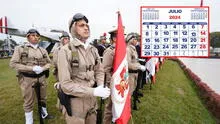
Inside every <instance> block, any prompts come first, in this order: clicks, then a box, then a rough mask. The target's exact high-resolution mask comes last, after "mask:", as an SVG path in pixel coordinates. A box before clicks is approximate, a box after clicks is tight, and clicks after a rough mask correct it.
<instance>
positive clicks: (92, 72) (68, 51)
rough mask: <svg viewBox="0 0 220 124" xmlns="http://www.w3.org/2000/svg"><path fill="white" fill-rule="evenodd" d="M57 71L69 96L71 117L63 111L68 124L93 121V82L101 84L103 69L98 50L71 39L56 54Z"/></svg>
mask: <svg viewBox="0 0 220 124" xmlns="http://www.w3.org/2000/svg"><path fill="white" fill-rule="evenodd" d="M58 70H59V73H58V74H59V80H60V83H61V89H62V91H63V92H64V93H65V94H68V95H71V96H72V97H71V99H70V105H71V112H72V116H69V115H68V114H67V111H66V109H65V108H63V113H64V115H65V120H66V122H67V124H85V123H86V124H96V109H97V101H96V97H94V94H93V92H94V88H93V86H94V85H95V82H97V84H98V85H100V84H103V81H104V71H103V67H102V64H101V60H100V57H99V55H98V51H97V49H96V48H95V47H94V46H91V45H88V47H87V48H86V49H85V48H84V46H83V43H81V41H79V40H78V39H76V38H74V39H73V41H70V43H69V44H67V45H65V46H63V47H62V48H61V50H60V51H59V53H58Z"/></svg>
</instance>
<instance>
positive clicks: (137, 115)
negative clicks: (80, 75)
mask: <svg viewBox="0 0 220 124" xmlns="http://www.w3.org/2000/svg"><path fill="white" fill-rule="evenodd" d="M8 64H9V60H8V59H0V69H1V71H0V124H23V123H24V111H23V106H22V104H23V99H22V97H21V92H20V88H19V85H18V83H17V79H16V77H15V75H16V73H15V71H14V70H13V69H11V68H9V66H8ZM53 83H54V77H53V76H50V77H49V78H48V92H47V93H48V110H49V112H50V113H51V114H53V115H55V119H53V120H49V121H47V122H45V123H47V124H65V121H64V119H63V117H62V115H61V113H60V112H59V111H58V110H57V109H56V107H55V104H56V100H57V98H56V91H55V90H54V89H53ZM143 92H144V97H142V98H141V103H140V104H138V108H139V110H138V111H133V112H132V113H133V122H134V123H135V124H146V123H148V124H149V123H152V124H164V123H166V124H167V123H170V124H176V123H178V124H179V123H180V124H188V123H191V124H215V123H216V121H215V118H214V117H213V116H212V115H211V114H210V113H209V112H208V110H207V109H206V108H205V106H204V105H203V103H202V101H201V100H200V99H199V97H198V95H197V89H196V87H195V85H194V83H193V82H192V81H190V80H189V79H188V78H187V76H186V75H185V74H184V72H183V71H182V70H181V68H180V67H179V65H178V64H177V63H176V62H173V61H170V60H167V61H166V62H165V64H164V65H163V67H162V69H161V70H160V71H159V73H157V81H156V84H155V85H153V89H152V90H149V85H146V86H145V87H144V89H143ZM36 108H37V106H36V105H35V110H34V122H35V123H38V116H37V109H36Z"/></svg>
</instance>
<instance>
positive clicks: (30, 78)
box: [10, 44, 50, 112]
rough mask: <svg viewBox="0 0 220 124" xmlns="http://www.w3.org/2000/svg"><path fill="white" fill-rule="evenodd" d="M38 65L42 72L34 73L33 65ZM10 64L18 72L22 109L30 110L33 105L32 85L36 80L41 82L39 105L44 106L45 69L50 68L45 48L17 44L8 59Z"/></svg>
mask: <svg viewBox="0 0 220 124" xmlns="http://www.w3.org/2000/svg"><path fill="white" fill-rule="evenodd" d="M35 65H39V66H41V67H42V68H43V70H44V71H43V72H42V73H40V74H35V72H34V71H33V66H35ZM10 66H11V67H12V68H15V70H16V71H17V72H18V82H19V85H20V88H21V92H22V95H23V98H24V104H23V107H24V111H25V112H30V111H32V110H33V106H34V94H35V93H34V88H32V86H33V85H34V84H35V83H36V82H37V81H38V78H39V82H40V84H41V87H40V92H41V94H40V95H41V98H40V101H41V105H42V106H43V107H46V87H47V83H46V75H45V74H46V73H45V71H46V70H49V68H50V58H49V56H48V53H47V51H46V50H45V49H43V48H41V47H37V48H36V49H35V48H33V47H32V46H31V45H30V44H26V45H24V46H18V47H16V48H15V51H14V54H13V56H12V58H11V60H10Z"/></svg>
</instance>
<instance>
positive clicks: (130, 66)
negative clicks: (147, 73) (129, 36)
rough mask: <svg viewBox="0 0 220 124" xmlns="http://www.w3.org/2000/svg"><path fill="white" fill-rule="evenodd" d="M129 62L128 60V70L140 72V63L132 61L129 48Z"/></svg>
mask: <svg viewBox="0 0 220 124" xmlns="http://www.w3.org/2000/svg"><path fill="white" fill-rule="evenodd" d="M127 60H128V69H129V70H138V67H139V66H140V63H138V62H134V61H133V60H132V51H131V50H129V48H127Z"/></svg>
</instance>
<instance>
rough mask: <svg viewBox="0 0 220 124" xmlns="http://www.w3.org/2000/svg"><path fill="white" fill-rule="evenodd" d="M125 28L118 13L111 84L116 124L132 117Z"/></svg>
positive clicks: (125, 121) (123, 122) (126, 121)
mask: <svg viewBox="0 0 220 124" xmlns="http://www.w3.org/2000/svg"><path fill="white" fill-rule="evenodd" d="M126 58H127V53H126V43H125V39H124V28H123V25H122V19H121V15H120V13H119V12H118V30H117V40H116V46H115V56H114V63H113V75H112V84H111V90H112V91H111V98H112V103H113V104H112V115H113V118H112V121H113V122H115V123H116V124H127V123H128V121H129V119H130V117H131V95H130V94H129V85H128V62H127V59H126Z"/></svg>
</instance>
